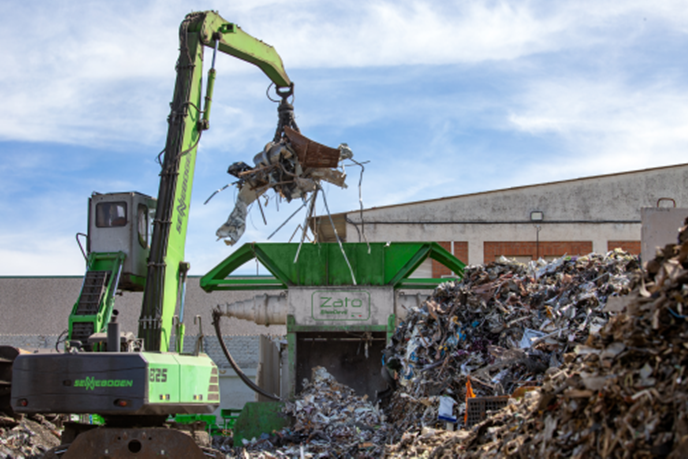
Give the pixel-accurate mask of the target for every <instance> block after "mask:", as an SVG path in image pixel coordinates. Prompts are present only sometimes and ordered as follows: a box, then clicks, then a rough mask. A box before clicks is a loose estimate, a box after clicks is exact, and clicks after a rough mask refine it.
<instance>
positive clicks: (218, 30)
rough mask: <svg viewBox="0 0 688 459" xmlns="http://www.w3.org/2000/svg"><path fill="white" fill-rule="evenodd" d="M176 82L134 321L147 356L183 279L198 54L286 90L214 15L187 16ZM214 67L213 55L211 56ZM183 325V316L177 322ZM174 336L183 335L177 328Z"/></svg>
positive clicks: (274, 70) (277, 74)
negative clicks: (248, 69) (247, 69)
mask: <svg viewBox="0 0 688 459" xmlns="http://www.w3.org/2000/svg"><path fill="white" fill-rule="evenodd" d="M179 40H180V54H179V60H178V62H177V81H176V84H175V90H174V97H173V100H172V104H171V112H170V116H169V120H168V121H169V130H168V134H167V142H166V146H165V152H164V157H163V161H162V172H161V174H160V188H159V191H158V204H157V209H156V214H155V220H154V231H153V239H152V243H151V252H150V259H149V263H148V274H147V279H146V286H145V290H144V298H143V306H142V309H141V316H140V319H139V333H138V335H139V338H143V339H144V346H145V349H146V350H148V351H163V352H165V351H167V350H168V346H169V341H170V337H171V333H172V319H173V316H174V312H175V309H176V305H177V302H178V298H179V292H180V290H181V289H182V286H183V283H184V281H185V278H186V270H187V269H188V264H187V263H185V262H184V247H185V241H186V230H187V222H188V215H189V205H190V201H191V184H192V183H193V176H194V166H195V162H196V149H197V146H198V142H199V140H200V137H201V134H202V132H203V130H204V129H207V128H208V116H209V112H210V102H211V101H212V88H213V81H214V77H215V70H214V69H211V70H210V72H209V75H208V84H207V88H208V90H207V95H206V98H205V99H206V104H205V110H204V112H202V111H201V98H202V94H201V91H202V79H203V71H202V67H203V51H204V47H205V46H208V47H212V48H214V49H216V50H217V51H219V52H222V53H226V54H229V55H232V56H235V57H237V58H239V59H242V60H245V61H247V62H250V63H252V64H255V65H257V66H258V67H259V68H260V69H261V70H262V71H263V72H264V73H265V74H266V75H267V76H268V78H270V80H271V81H272V82H273V83H275V85H276V86H277V87H278V88H284V87H290V86H291V85H292V83H291V81H290V80H289V77H288V76H287V73H286V71H285V70H284V66H283V64H282V60H281V59H280V57H279V56H278V55H277V52H276V51H275V49H274V48H273V47H272V46H270V45H268V44H266V43H263V42H262V41H260V40H258V39H256V38H254V37H252V36H250V35H248V34H247V33H245V32H244V31H242V30H241V29H240V28H239V27H238V26H237V25H236V24H232V23H230V22H227V21H225V20H224V19H223V18H222V17H220V15H218V14H217V13H215V12H212V11H209V12H202V13H191V14H189V15H188V16H187V17H186V18H185V19H184V21H183V22H182V24H181V26H180V29H179ZM213 64H214V56H213ZM181 319H182V321H183V317H182V318H181ZM177 335H178V336H179V337H181V336H183V328H180V329H179V330H178V333H177Z"/></svg>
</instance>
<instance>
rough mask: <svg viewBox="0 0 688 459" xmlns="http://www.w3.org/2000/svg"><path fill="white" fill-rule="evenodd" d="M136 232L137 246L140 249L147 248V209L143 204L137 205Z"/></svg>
mask: <svg viewBox="0 0 688 459" xmlns="http://www.w3.org/2000/svg"><path fill="white" fill-rule="evenodd" d="M137 218H138V230H139V244H140V245H141V247H143V248H144V249H145V248H148V243H149V239H148V228H149V226H150V225H149V224H148V207H147V206H146V205H145V204H139V209H138V217H137Z"/></svg>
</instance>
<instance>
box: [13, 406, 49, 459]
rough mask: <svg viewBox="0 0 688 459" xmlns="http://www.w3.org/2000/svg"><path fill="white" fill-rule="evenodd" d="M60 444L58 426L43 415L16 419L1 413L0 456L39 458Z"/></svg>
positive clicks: (16, 458)
mask: <svg viewBox="0 0 688 459" xmlns="http://www.w3.org/2000/svg"><path fill="white" fill-rule="evenodd" d="M59 444H60V434H59V432H58V429H57V427H56V426H55V425H54V424H53V423H51V422H49V421H48V420H46V419H45V418H44V417H43V416H40V415H34V416H32V417H31V418H23V419H15V418H13V417H8V416H3V415H1V414H0V457H1V458H3V459H5V458H10V459H34V458H36V459H38V458H42V457H44V455H45V453H46V452H47V451H49V450H50V449H51V448H54V447H56V446H58V445H59Z"/></svg>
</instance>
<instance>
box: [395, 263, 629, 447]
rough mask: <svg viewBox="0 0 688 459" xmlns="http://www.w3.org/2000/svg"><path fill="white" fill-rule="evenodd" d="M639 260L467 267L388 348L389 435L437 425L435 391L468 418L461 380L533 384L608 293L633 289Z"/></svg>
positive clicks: (492, 391) (591, 323) (598, 324)
mask: <svg viewBox="0 0 688 459" xmlns="http://www.w3.org/2000/svg"><path fill="white" fill-rule="evenodd" d="M638 279H639V271H638V259H637V258H636V257H634V256H631V255H628V254H626V253H625V252H622V251H620V250H617V251H612V252H609V253H608V254H606V255H599V254H590V255H588V256H584V257H564V258H560V259H558V260H555V261H553V262H551V263H549V264H547V263H544V262H540V263H535V262H532V263H530V264H528V265H525V264H521V263H518V262H516V261H509V260H506V259H502V260H501V261H499V262H496V263H491V264H489V265H487V266H473V267H469V268H467V269H466V272H465V277H464V280H463V281H461V282H448V283H445V284H442V285H441V286H440V287H439V288H438V289H437V290H436V291H435V293H434V294H433V296H432V297H431V298H430V299H429V300H428V301H427V302H426V303H425V304H424V305H423V306H422V307H421V308H414V309H413V310H411V311H409V314H408V317H407V318H406V322H405V323H403V324H402V325H401V326H400V327H398V328H397V331H396V333H395V335H394V336H393V338H392V341H391V342H390V344H389V346H388V348H387V349H386V351H385V358H386V362H385V363H386V366H387V368H388V369H390V372H392V373H395V376H396V381H397V382H398V383H399V384H400V387H399V388H398V390H396V391H395V392H394V393H393V394H392V396H391V400H390V402H389V404H388V406H387V410H388V411H387V412H388V414H389V418H390V419H391V420H392V421H393V422H394V427H395V429H394V433H393V436H392V439H393V440H394V441H398V440H399V439H400V438H401V436H402V434H403V433H404V432H406V431H407V430H415V431H417V430H419V428H420V427H421V426H429V427H433V426H436V425H439V424H438V408H439V407H438V405H439V402H440V397H450V398H451V399H452V400H453V402H456V405H455V406H454V408H453V410H451V408H450V413H449V414H450V417H451V416H452V415H453V417H455V418H456V419H457V420H458V421H459V423H461V422H462V421H463V419H464V412H465V407H466V404H465V403H464V400H465V398H466V391H467V382H468V379H469V377H470V385H471V386H472V390H473V392H474V394H475V395H476V396H478V397H480V396H497V395H505V394H506V395H509V394H512V393H513V392H514V391H515V390H516V389H517V388H519V387H523V386H538V385H541V384H542V383H543V381H544V380H545V376H546V372H547V371H548V369H550V368H557V367H559V366H560V365H561V363H562V362H563V355H564V354H565V353H566V352H568V351H571V350H572V349H573V348H574V347H575V346H576V344H578V343H584V342H585V341H586V340H587V338H588V336H589V335H590V334H594V333H597V332H598V331H599V330H600V329H601V328H602V326H604V324H605V323H606V322H607V320H608V318H609V313H608V312H606V311H605V306H606V303H607V299H608V298H609V297H611V296H619V295H625V294H627V293H629V292H630V291H631V290H632V288H633V287H634V285H635V282H636V281H637V280H638Z"/></svg>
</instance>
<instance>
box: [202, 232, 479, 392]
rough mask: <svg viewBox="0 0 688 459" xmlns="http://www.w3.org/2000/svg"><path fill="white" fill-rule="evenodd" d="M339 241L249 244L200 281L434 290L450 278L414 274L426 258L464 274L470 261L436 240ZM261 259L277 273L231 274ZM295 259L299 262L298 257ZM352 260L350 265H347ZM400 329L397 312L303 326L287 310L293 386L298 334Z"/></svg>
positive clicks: (228, 285) (232, 285)
mask: <svg viewBox="0 0 688 459" xmlns="http://www.w3.org/2000/svg"><path fill="white" fill-rule="evenodd" d="M342 247H343V250H344V253H346V259H345V258H344V256H343V254H342V248H340V246H339V244H337V243H321V244H306V245H301V246H299V244H295V243H249V244H244V245H243V246H242V247H240V248H239V249H238V250H236V251H235V252H234V253H233V254H232V255H230V256H229V257H227V258H226V259H225V260H224V261H222V262H221V263H220V264H218V265H217V266H216V267H215V268H213V269H212V270H211V271H210V272H208V274H206V275H205V276H203V277H202V278H201V280H200V285H201V288H203V290H205V291H206V292H212V291H215V290H284V289H288V288H291V287H320V286H339V285H341V286H353V285H354V282H353V279H352V277H351V272H352V271H353V274H354V277H355V279H356V285H359V286H379V287H382V286H388V287H389V286H391V287H392V288H394V289H399V288H412V289H434V288H435V287H437V286H438V285H439V284H441V283H442V282H446V280H447V279H409V276H410V275H411V274H412V273H413V272H414V271H415V270H416V269H417V268H418V267H419V266H420V264H421V263H423V261H425V260H426V259H427V258H431V259H433V260H435V261H437V262H439V263H441V264H442V265H444V266H446V267H447V268H449V269H450V270H451V271H453V272H454V273H455V274H456V277H457V278H461V277H463V270H464V267H465V264H464V263H463V262H462V261H460V260H459V259H457V258H456V257H454V256H453V255H452V254H451V253H449V252H448V251H447V250H446V249H444V248H443V247H442V246H440V245H439V244H438V243H436V242H393V243H381V242H377V243H370V244H365V243H344V244H342ZM297 252H298V258H297ZM253 259H257V260H258V261H259V262H261V263H262V264H263V266H265V267H266V268H267V269H268V271H270V273H272V275H273V277H266V276H245V277H238V276H236V277H231V276H230V274H232V273H233V272H234V271H236V270H237V269H238V268H240V267H241V266H242V265H244V264H245V263H247V262H248V261H250V260H253ZM295 260H296V261H295ZM347 260H348V261H349V263H351V270H350V269H349V265H348V264H347ZM395 329H396V315H394V314H390V315H389V317H388V320H387V323H386V324H384V325H366V324H356V325H336V324H328V325H324V324H323V325H298V324H297V323H296V320H295V318H294V316H292V315H287V349H288V351H287V352H288V356H287V358H288V365H289V378H290V381H289V386H290V387H291V388H292V390H293V389H294V388H295V387H296V353H297V349H296V346H297V334H298V333H300V332H341V331H347V332H354V333H360V332H378V333H379V332H382V333H385V337H386V339H387V340H388V341H389V340H390V339H391V337H392V335H393V334H394V330H395ZM293 396H294V394H290V397H293Z"/></svg>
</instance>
